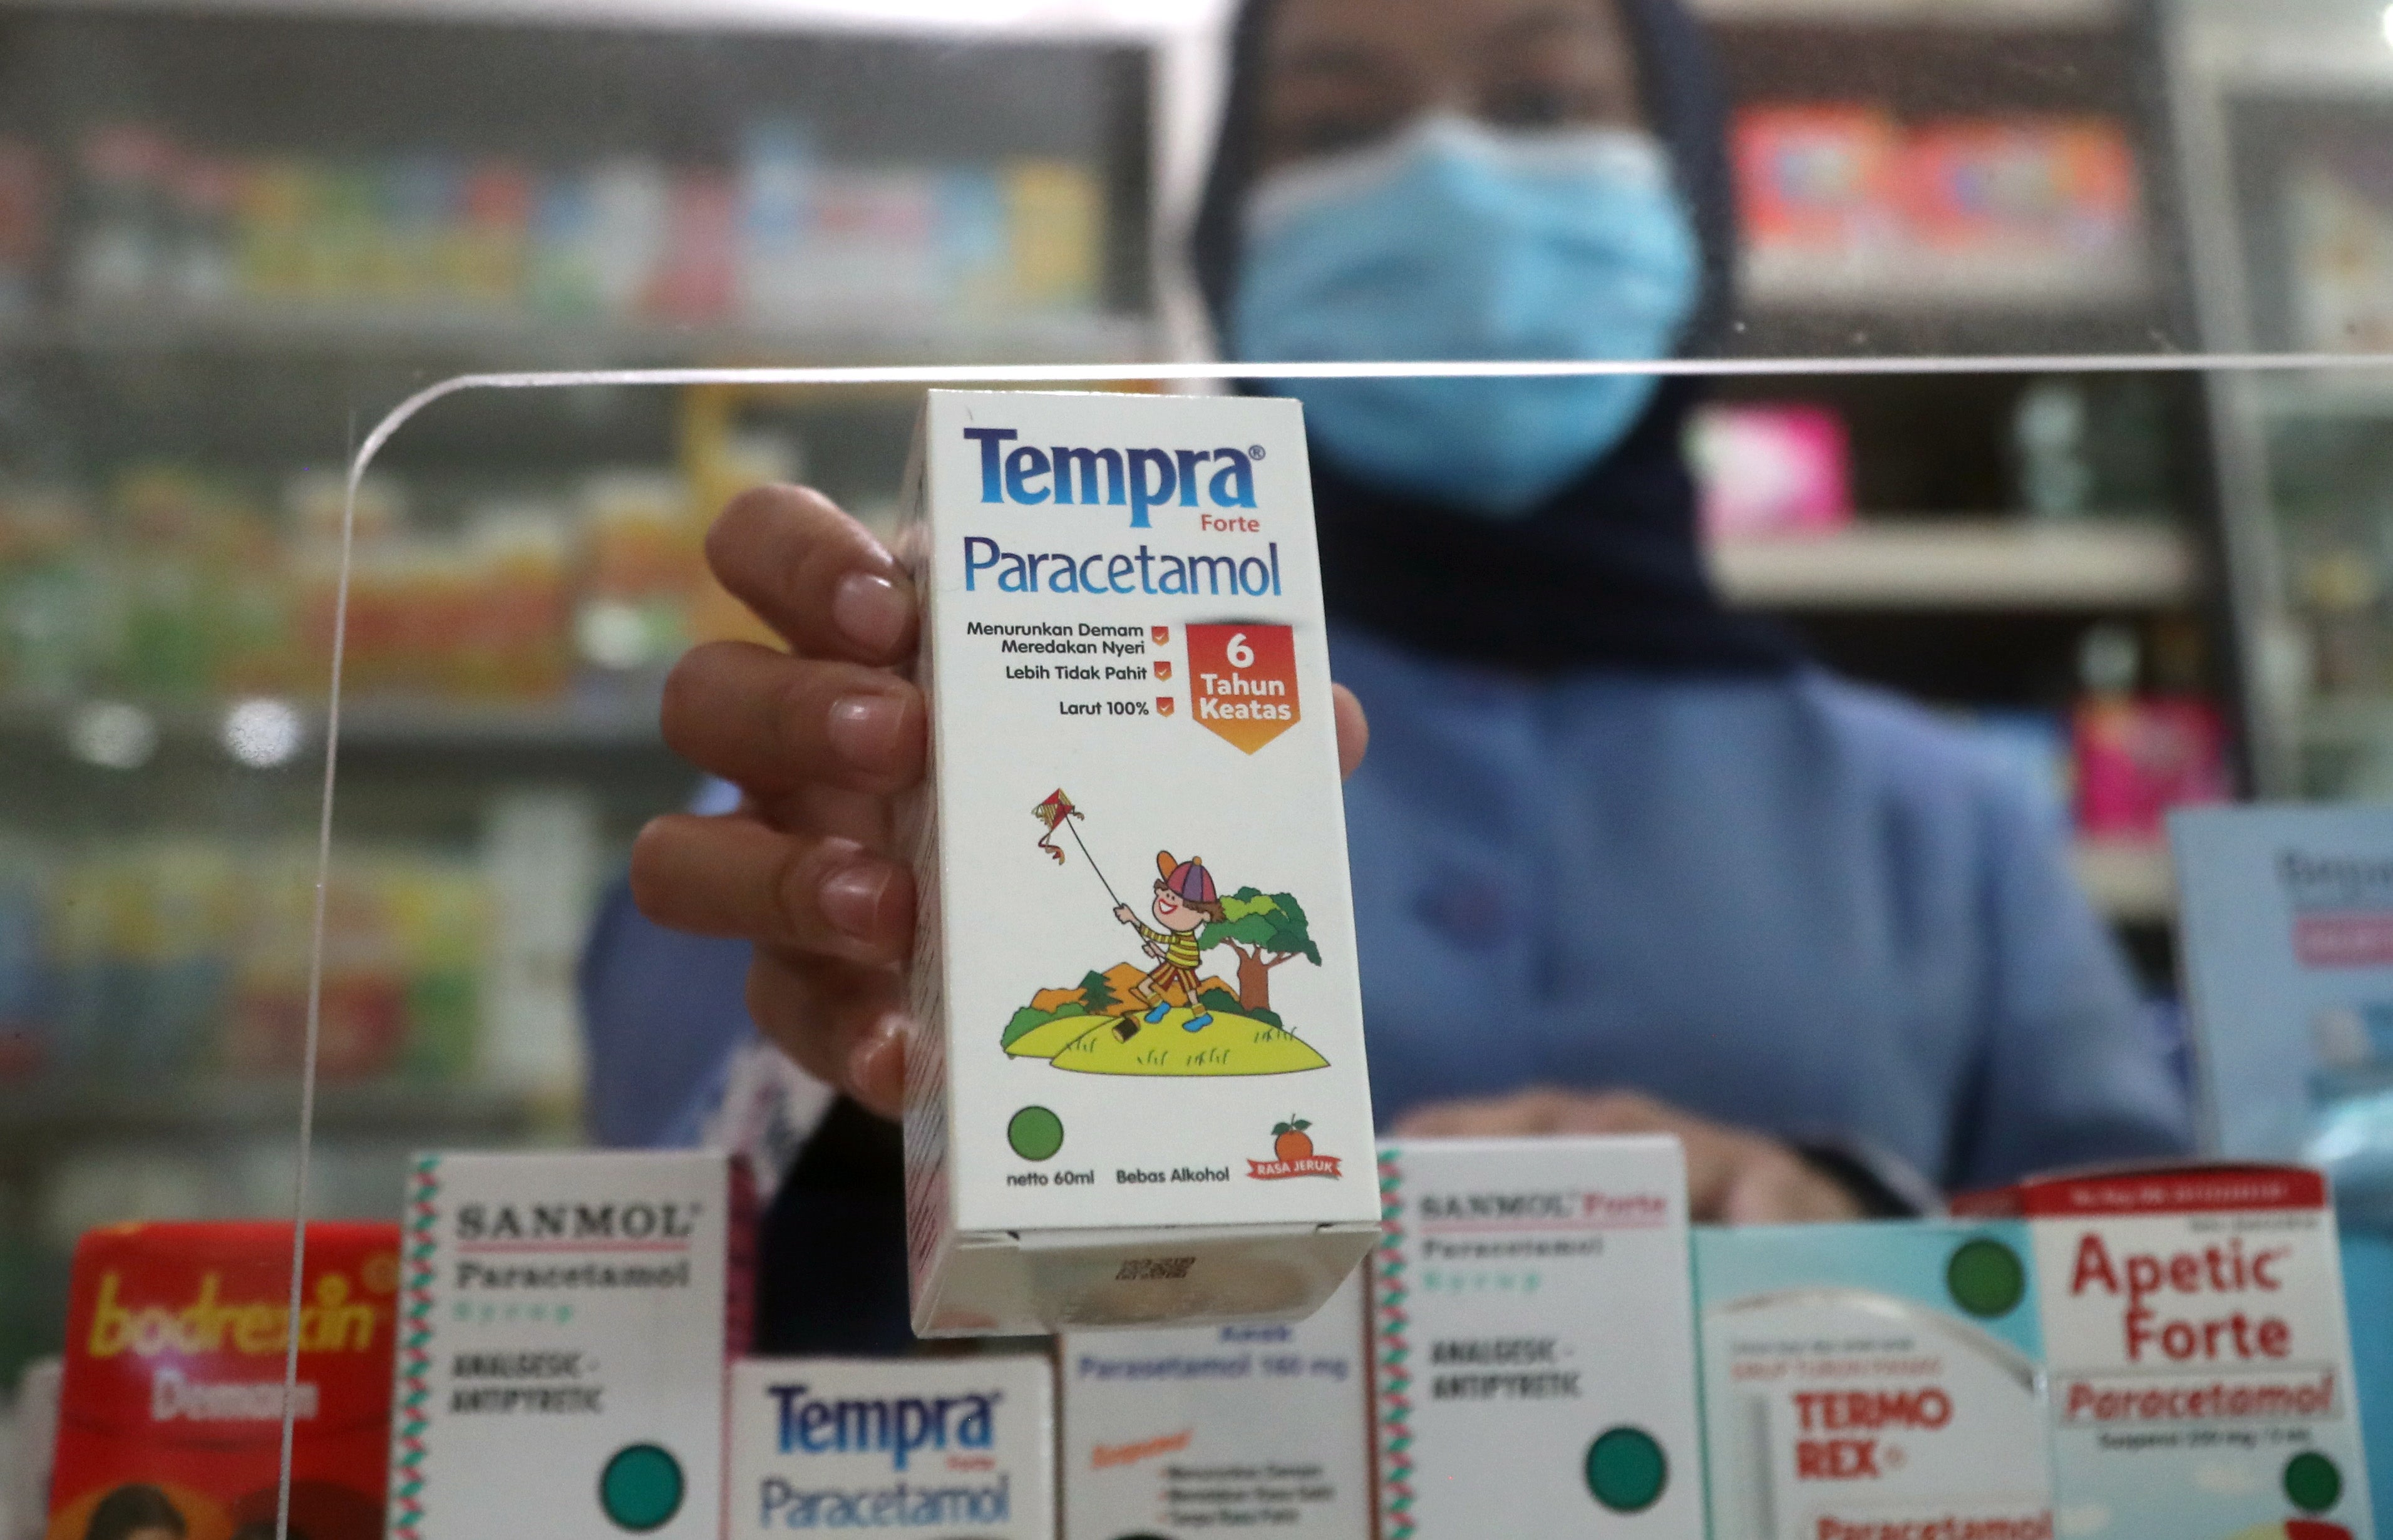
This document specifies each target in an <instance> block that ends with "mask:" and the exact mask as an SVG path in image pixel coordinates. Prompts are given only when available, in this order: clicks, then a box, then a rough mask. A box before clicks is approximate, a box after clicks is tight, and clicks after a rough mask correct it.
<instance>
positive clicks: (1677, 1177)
mask: <svg viewBox="0 0 2393 1540" xmlns="http://www.w3.org/2000/svg"><path fill="white" fill-rule="evenodd" d="M1380 1186H1381V1188H1382V1190H1383V1191H1384V1192H1385V1193H1386V1194H1387V1230H1386V1238H1385V1240H1384V1241H1383V1242H1382V1243H1381V1245H1380V1250H1379V1254H1378V1257H1377V1259H1376V1260H1375V1262H1374V1264H1373V1266H1374V1270H1375V1276H1374V1279H1373V1288H1372V1298H1371V1307H1372V1312H1373V1313H1372V1325H1373V1328H1374V1337H1373V1343H1372V1354H1373V1357H1372V1362H1373V1365H1374V1369H1375V1382H1374V1394H1375V1400H1376V1403H1377V1405H1376V1425H1377V1447H1378V1457H1379V1488H1380V1533H1381V1534H1382V1536H1383V1540H1412V1537H1414V1536H1416V1535H1418V1536H1422V1537H1424V1540H1446V1537H1448V1536H1455V1535H1480V1534H1485V1535H1530V1534H1574V1533H1576V1534H1589V1535H1605V1536H1622V1537H1628V1536H1652V1537H1656V1540H1660V1537H1668V1540H1698V1537H1699V1536H1701V1535H1702V1534H1703V1533H1704V1490H1703V1488H1704V1481H1703V1455H1702V1448H1701V1443H1700V1442H1699V1435H1698V1432H1697V1427H1696V1409H1695V1405H1696V1403H1695V1339H1694V1316H1693V1304H1692V1301H1691V1299H1690V1288H1689V1282H1688V1262H1687V1180H1686V1160H1685V1156H1684V1155H1683V1153H1682V1152H1681V1151H1680V1147H1679V1142H1678V1141H1677V1140H1675V1139H1666V1138H1648V1137H1638V1138H1605V1139H1537V1140H1419V1141H1412V1140H1408V1141H1405V1142H1399V1143H1390V1144H1385V1145H1382V1146H1381V1147H1380ZM1738 1540H1747V1537H1745V1536H1739V1537H1738Z"/></svg>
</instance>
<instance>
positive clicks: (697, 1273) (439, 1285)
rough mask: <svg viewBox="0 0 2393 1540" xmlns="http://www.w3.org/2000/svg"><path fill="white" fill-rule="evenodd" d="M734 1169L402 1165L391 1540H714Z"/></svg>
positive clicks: (737, 1279)
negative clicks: (642, 1538) (497, 1538)
mask: <svg viewBox="0 0 2393 1540" xmlns="http://www.w3.org/2000/svg"><path fill="white" fill-rule="evenodd" d="M743 1175H744V1173H743V1172H742V1171H740V1170H739V1168H737V1167H736V1166H735V1165H734V1163H733V1162H732V1161H730V1160H729V1159H727V1158H726V1157H725V1156H723V1155H706V1154H697V1153H678V1152H676V1153H672V1154H646V1153H643V1154H630V1153H622V1152H604V1153H591V1152H575V1153H572V1154H555V1155H548V1154H527V1155H420V1156H418V1157H417V1158H416V1161H415V1163H414V1168H413V1170H412V1173H411V1175H410V1178H409V1182H408V1194H407V1211H406V1214H405V1217H404V1219H403V1220H402V1224H401V1229H402V1233H403V1236H404V1240H403V1246H404V1251H403V1256H402V1259H401V1269H402V1273H403V1291H404V1292H403V1295H402V1299H401V1302H400V1307H399V1376H398V1385H397V1394H396V1398H395V1404H394V1407H393V1412H392V1418H391V1446H390V1447H391V1464H390V1528H389V1533H390V1535H391V1540H478V1537H480V1536H484V1535H491V1534H548V1533H572V1534H582V1535H607V1534H619V1533H635V1534H644V1535H656V1536H660V1537H662V1540H716V1536H717V1535H718V1533H720V1527H721V1524H722V1522H723V1509H722V1492H723V1400H724V1377H725V1367H726V1361H727V1354H728V1353H729V1352H731V1351H737V1350H738V1349H739V1347H741V1346H744V1345H745V1337H746V1330H747V1316H746V1302H745V1288H746V1283H747V1273H748V1271H749V1270H748V1268H747V1266H746V1265H745V1257H746V1252H747V1246H748V1239H747V1238H748V1236H749V1234H750V1232H751V1230H752V1224H753V1218H752V1215H750V1214H749V1213H748V1212H747V1209H748V1207H749V1204H748V1202H747V1200H746V1196H745V1190H744V1182H743V1181H742V1180H741V1179H742V1177H743Z"/></svg>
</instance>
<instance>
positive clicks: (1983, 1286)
mask: <svg viewBox="0 0 2393 1540" xmlns="http://www.w3.org/2000/svg"><path fill="white" fill-rule="evenodd" d="M1694 1250H1695V1302H1696V1308H1697V1310H1698V1312H1700V1314H1701V1317H1702V1322H1703V1362H1704V1429H1705V1449H1706V1459H1707V1462H1708V1476H1709V1483H1710V1490H1711V1510H1712V1533H1713V1534H1714V1535H1715V1536H1717V1537H1719V1540H1730V1537H1732V1536H1733V1537H1735V1540H1962V1537H1964V1536H1967V1537H1968V1540H2051V1536H2052V1533H2053V1513H2052V1475H2051V1464H2050V1460H2049V1458H2048V1456H2047V1455H2046V1447H2045V1416H2044V1394H2043V1390H2044V1379H2043V1371H2042V1364H2041V1354H2042V1346H2043V1344H2042V1339H2041V1337H2040V1335H2039V1333H2038V1331H2037V1328H2036V1310H2035V1299H2034V1294H2033V1287H2032V1286H2031V1283H2030V1279H2029V1272H2030V1264H2029V1260H2028V1259H2029V1246H2028V1237H2027V1231H2026V1227H2025V1226H2023V1225H2019V1224H2014V1223H2008V1222H2006V1221H2003V1220H1986V1221H1983V1222H1981V1223H1975V1224H1952V1223H1943V1222H1939V1221H1921V1222H1918V1223H1891V1222H1881V1223H1873V1224H1808V1225H1765V1226H1756V1227H1751V1228H1743V1229H1730V1230H1716V1229H1708V1228H1706V1229H1700V1230H1697V1231H1696V1232H1695V1237H1694Z"/></svg>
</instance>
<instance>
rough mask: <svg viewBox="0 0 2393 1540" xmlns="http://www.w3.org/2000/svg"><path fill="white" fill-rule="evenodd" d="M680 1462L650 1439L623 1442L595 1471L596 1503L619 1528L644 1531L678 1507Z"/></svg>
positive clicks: (660, 1523)
mask: <svg viewBox="0 0 2393 1540" xmlns="http://www.w3.org/2000/svg"><path fill="white" fill-rule="evenodd" d="M686 1486H687V1483H686V1482H685V1481H683V1479H682V1473H681V1462H680V1461H679V1460H676V1459H674V1458H673V1455H671V1454H670V1453H669V1452H667V1451H666V1450H663V1449H660V1448H659V1447H658V1446H657V1445H655V1444H653V1443H634V1444H626V1445H625V1446H624V1447H622V1448H621V1449H618V1450H616V1451H615V1453H614V1454H613V1455H610V1456H608V1461H607V1468H606V1469H605V1470H603V1471H601V1472H599V1475H598V1507H599V1508H600V1510H601V1511H603V1512H604V1513H605V1514H606V1515H607V1518H608V1520H609V1521H611V1522H612V1523H613V1524H614V1525H615V1526H616V1527H617V1528H618V1529H627V1530H630V1531H631V1532H632V1533H634V1534H645V1533H647V1532H648V1531H650V1530H653V1529H660V1528H662V1527H663V1526H664V1525H665V1524H666V1523H667V1522H668V1521H670V1520H672V1518H673V1515H674V1514H676V1513H679V1512H680V1511H681V1499H682V1494H683V1492H684V1489H685V1487H686Z"/></svg>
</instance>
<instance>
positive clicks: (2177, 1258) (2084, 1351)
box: [1954, 1166, 2374, 1540]
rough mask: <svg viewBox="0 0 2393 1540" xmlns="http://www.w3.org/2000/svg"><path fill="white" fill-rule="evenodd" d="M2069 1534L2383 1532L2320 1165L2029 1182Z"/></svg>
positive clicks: (2313, 1538) (2347, 1537) (2324, 1539)
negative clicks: (2373, 1497) (2375, 1509)
mask: <svg viewBox="0 0 2393 1540" xmlns="http://www.w3.org/2000/svg"><path fill="white" fill-rule="evenodd" d="M1954 1207H1955V1211H1956V1212H1957V1211H1964V1210H1966V1211H1968V1212H1972V1213H2007V1214H2018V1215H2021V1216H2024V1217H2025V1219H2026V1220H2027V1222H2028V1226H2029V1229H2030V1230H2031V1231H2032V1232H2033V1235H2034V1245H2035V1280H2036V1293H2037V1299H2038V1305H2039V1309H2040V1312H2041V1314H2042V1316H2043V1320H2044V1339H2045V1358H2046V1367H2047V1372H2048V1373H2049V1375H2050V1378H2051V1405H2052V1455H2053V1489H2054V1500H2055V1503H2056V1505H2057V1509H2056V1511H2057V1517H2058V1520H2059V1528H2060V1533H2062V1534H2064V1535H2090V1536H2099V1537H2100V1540H2280V1537H2287V1540H2369V1537H2370V1536H2371V1535H2372V1534H2373V1533H2374V1529H2373V1523H2372V1521H2371V1519H2370V1515H2369V1504H2368V1485H2367V1477H2366V1472H2365V1469H2364V1468H2363V1466H2362V1464H2361V1455H2360V1413H2359V1409H2358V1407H2357V1406H2356V1405H2355V1404H2354V1403H2353V1400H2352V1386H2351V1349H2350V1340H2349V1337H2348V1334H2347V1327H2346V1323H2345V1320H2344V1308H2343V1274H2342V1268H2341V1265H2340V1259H2339V1257H2338V1254H2337V1251H2336V1246H2335V1232H2334V1211H2333V1209H2332V1208H2331V1207H2329V1205H2328V1203H2327V1194H2326V1183H2325V1181H2324V1180H2323V1179H2322V1178H2321V1177H2320V1176H2319V1175H2318V1174H2317V1173H2316V1172H2313V1171H2305V1170H2298V1169H2295V1168H2282V1167H2268V1166H2212V1167H2185V1168H2163V1169H2155V1170H2148V1171H2120V1172H2107V1173H2097V1174H2091V1175H2086V1176H2081V1177H2055V1178H2049V1179H2044V1180H2038V1181H2029V1182H2025V1183H2022V1184H2020V1186H2017V1187H2012V1188H2007V1189H2004V1190H2002V1191H1999V1192H1995V1193H1991V1194H1975V1195H1972V1196H1970V1197H1968V1198H1964V1199H1961V1200H1958V1201H1956V1202H1955V1205H1954Z"/></svg>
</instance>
